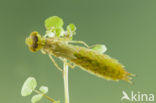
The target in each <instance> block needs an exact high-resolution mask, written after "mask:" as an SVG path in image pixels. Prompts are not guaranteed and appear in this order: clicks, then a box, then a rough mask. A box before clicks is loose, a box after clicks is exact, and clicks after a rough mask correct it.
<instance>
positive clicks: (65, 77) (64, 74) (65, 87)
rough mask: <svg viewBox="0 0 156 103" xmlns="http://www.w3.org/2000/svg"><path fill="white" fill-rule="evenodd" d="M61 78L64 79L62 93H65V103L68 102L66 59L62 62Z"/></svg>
mask: <svg viewBox="0 0 156 103" xmlns="http://www.w3.org/2000/svg"><path fill="white" fill-rule="evenodd" d="M63 70H64V71H63V79H64V94H65V103H69V88H68V65H67V60H65V62H64V68H63Z"/></svg>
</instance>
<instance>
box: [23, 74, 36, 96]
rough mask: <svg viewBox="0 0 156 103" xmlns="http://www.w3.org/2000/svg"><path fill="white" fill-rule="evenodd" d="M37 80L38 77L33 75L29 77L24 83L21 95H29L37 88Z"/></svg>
mask: <svg viewBox="0 0 156 103" xmlns="http://www.w3.org/2000/svg"><path fill="white" fill-rule="evenodd" d="M36 86H37V82H36V79H35V78H33V77H29V78H28V79H27V80H26V81H25V82H24V84H23V86H22V90H21V95H22V96H28V95H30V94H31V93H32V91H33V90H34V89H35V88H36Z"/></svg>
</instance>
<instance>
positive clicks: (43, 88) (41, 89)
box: [39, 86, 48, 94]
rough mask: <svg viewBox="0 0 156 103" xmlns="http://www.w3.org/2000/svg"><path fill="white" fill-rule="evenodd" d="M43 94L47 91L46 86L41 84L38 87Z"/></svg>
mask: <svg viewBox="0 0 156 103" xmlns="http://www.w3.org/2000/svg"><path fill="white" fill-rule="evenodd" d="M39 90H40V91H41V92H42V93H43V94H46V93H47V92H48V87H46V86H41V87H40V89H39Z"/></svg>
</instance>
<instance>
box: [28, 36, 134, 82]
mask: <svg viewBox="0 0 156 103" xmlns="http://www.w3.org/2000/svg"><path fill="white" fill-rule="evenodd" d="M34 34H35V33H34ZM34 34H33V33H32V34H31V35H34ZM35 35H36V34H35ZM37 35H38V34H37ZM38 37H40V36H38ZM29 39H30V38H29ZM38 40H40V41H38V42H37V44H38V46H39V47H40V48H41V50H42V51H43V52H44V53H46V54H50V55H54V56H56V57H60V58H65V59H67V60H69V61H71V62H72V63H75V64H76V65H77V66H79V67H81V68H82V69H83V70H85V71H87V72H90V73H92V74H95V75H96V76H99V77H102V78H105V79H111V80H126V81H128V82H130V77H129V76H130V75H132V74H130V73H128V72H127V71H126V70H125V69H124V67H123V65H122V64H120V63H119V62H118V61H117V60H116V59H113V58H111V57H109V56H108V55H106V54H101V53H98V52H96V51H94V50H92V49H89V48H84V47H80V46H75V45H70V44H68V41H66V40H63V39H60V38H56V37H51V38H50V37H48V38H40V39H38ZM28 46H30V45H28ZM30 50H31V48H30ZM33 50H35V49H33ZM37 50H38V49H37ZM31 51H32V50H31Z"/></svg>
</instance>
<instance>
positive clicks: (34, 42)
mask: <svg viewBox="0 0 156 103" xmlns="http://www.w3.org/2000/svg"><path fill="white" fill-rule="evenodd" d="M41 42H42V41H41V36H40V35H39V34H38V32H32V33H31V34H30V36H29V37H28V38H26V44H27V45H28V47H29V49H30V51H32V52H36V51H38V50H40V49H41V47H42V45H41V44H42V43H41Z"/></svg>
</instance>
